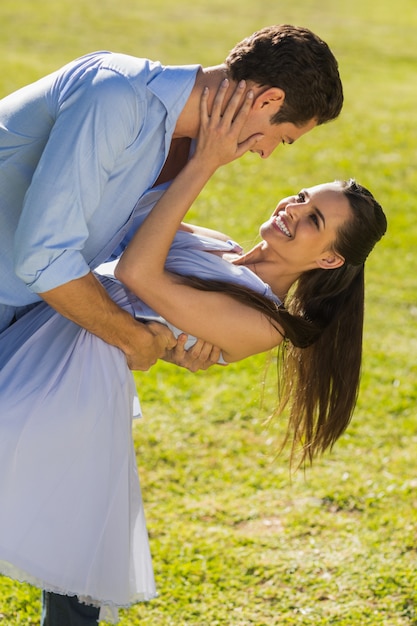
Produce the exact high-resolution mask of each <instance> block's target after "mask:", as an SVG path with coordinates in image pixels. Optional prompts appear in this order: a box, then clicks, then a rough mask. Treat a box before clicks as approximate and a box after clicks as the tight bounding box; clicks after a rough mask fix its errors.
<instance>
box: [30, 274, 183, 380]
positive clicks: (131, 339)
mask: <svg viewBox="0 0 417 626" xmlns="http://www.w3.org/2000/svg"><path fill="white" fill-rule="evenodd" d="M39 295H40V296H41V297H42V298H43V299H44V300H45V302H47V303H48V304H49V305H50V306H51V307H53V308H54V309H55V310H56V311H58V313H60V314H61V315H63V316H64V317H67V318H68V319H70V320H71V321H73V322H75V323H76V324H78V325H79V326H82V327H83V328H85V329H86V330H88V331H89V332H91V333H93V334H94V335H97V336H98V337H100V338H101V339H103V341H106V342H107V343H109V344H111V345H113V346H116V347H117V348H119V349H120V350H122V352H124V354H125V355H126V359H127V363H128V366H129V367H130V369H132V370H147V369H148V368H149V367H150V366H151V365H153V364H154V363H155V362H156V361H157V359H158V358H162V357H163V356H165V352H166V350H171V349H172V348H174V346H175V345H176V339H175V337H174V335H173V334H172V333H171V331H170V330H169V329H168V328H166V327H165V326H163V325H162V324H157V323H149V324H142V323H140V322H137V321H136V320H135V319H134V318H133V317H132V316H131V315H130V314H129V313H127V312H126V311H124V310H123V309H121V308H120V307H119V306H117V304H116V303H115V302H113V300H112V299H111V298H110V296H109V295H108V294H107V292H106V290H105V289H104V287H103V286H102V285H101V283H100V282H99V281H98V280H97V279H96V278H95V276H94V275H93V274H92V273H91V272H90V273H89V274H87V275H86V276H83V277H82V278H77V279H76V280H72V281H70V282H68V283H65V284H64V285H61V286H59V287H56V288H55V289H51V290H50V291H45V292H43V293H41V294H39Z"/></svg>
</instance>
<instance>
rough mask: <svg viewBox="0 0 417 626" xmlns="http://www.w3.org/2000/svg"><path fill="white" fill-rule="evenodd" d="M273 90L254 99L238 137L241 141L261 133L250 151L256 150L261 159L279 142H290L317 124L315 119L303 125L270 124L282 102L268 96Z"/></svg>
mask: <svg viewBox="0 0 417 626" xmlns="http://www.w3.org/2000/svg"><path fill="white" fill-rule="evenodd" d="M275 91H278V90H273V89H270V90H268V91H267V92H265V93H263V94H260V95H259V96H258V97H257V98H256V99H255V102H254V104H253V108H252V110H251V112H250V114H249V117H248V119H247V122H246V124H245V126H244V128H243V130H242V133H241V136H240V138H239V139H240V141H243V140H245V139H247V138H248V137H250V136H251V135H254V134H255V133H262V134H263V138H262V139H260V140H259V141H258V142H257V143H256V146H255V148H254V149H253V150H252V152H257V153H258V154H259V155H260V157H261V158H262V159H267V158H268V157H269V156H270V155H271V154H272V152H273V151H274V150H275V148H276V147H277V146H279V144H292V143H294V142H295V141H297V139H299V138H300V137H302V136H303V135H305V133H308V132H309V131H310V130H312V129H313V128H314V127H315V126H317V122H316V120H315V119H312V120H309V121H308V122H307V123H306V124H304V125H303V126H296V125H295V124H293V123H292V122H282V123H281V124H272V123H271V119H272V117H273V116H274V115H275V113H278V111H279V110H280V108H281V106H282V104H283V99H282V98H279V97H277V98H275V97H269V94H270V93H275ZM281 93H282V92H281Z"/></svg>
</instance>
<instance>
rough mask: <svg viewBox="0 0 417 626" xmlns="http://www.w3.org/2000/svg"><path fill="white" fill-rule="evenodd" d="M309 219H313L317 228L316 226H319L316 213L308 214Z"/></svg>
mask: <svg viewBox="0 0 417 626" xmlns="http://www.w3.org/2000/svg"><path fill="white" fill-rule="evenodd" d="M310 219H311V220H312V221H313V223H314V224H315V226H317V228H318V227H319V219H318V217H317V215H316V214H315V213H312V214H311V215H310Z"/></svg>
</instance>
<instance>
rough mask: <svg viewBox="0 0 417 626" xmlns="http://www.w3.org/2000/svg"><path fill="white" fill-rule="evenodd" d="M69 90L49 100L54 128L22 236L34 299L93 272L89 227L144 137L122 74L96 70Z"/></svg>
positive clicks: (19, 242) (18, 254) (20, 257)
mask: <svg viewBox="0 0 417 626" xmlns="http://www.w3.org/2000/svg"><path fill="white" fill-rule="evenodd" d="M66 87H67V88H66V89H65V90H64V89H62V85H60V84H59V83H58V81H57V84H56V85H55V86H54V88H53V89H52V90H51V93H50V94H49V98H50V102H49V108H50V110H51V111H52V113H53V115H54V122H53V124H52V128H51V132H50V134H49V137H48V138H47V141H46V144H45V147H44V149H43V151H42V156H41V158H40V160H39V163H38V165H37V167H36V170H35V173H34V176H33V178H32V182H31V184H30V187H29V189H28V191H27V194H26V197H25V201H24V207H23V212H22V215H21V219H20V222H19V225H18V228H17V231H16V239H15V259H16V273H17V275H18V276H19V277H20V278H21V279H22V280H23V281H24V282H25V283H26V284H27V286H28V287H29V288H30V289H31V290H32V291H34V292H35V293H42V292H43V291H47V290H49V289H52V288H54V287H57V286H59V285H61V284H64V283H65V282H68V281H69V280H72V279H75V278H79V277H82V276H84V275H85V274H87V273H88V271H89V267H88V265H87V262H86V261H85V259H84V257H83V255H82V250H83V247H84V243H85V241H86V239H87V238H88V236H89V231H88V221H89V219H90V218H91V216H92V215H93V214H94V213H96V212H98V211H100V200H101V197H102V194H103V191H104V189H105V186H106V183H107V181H108V180H109V178H110V177H111V176H112V172H113V169H114V165H115V163H116V162H117V160H118V159H120V157H121V155H122V153H123V152H124V151H125V150H126V148H127V147H128V146H129V145H130V144H131V143H132V142H133V141H134V139H135V137H136V136H137V134H138V132H139V131H140V124H141V105H140V103H139V102H138V98H137V94H135V93H134V91H133V89H132V87H131V85H130V84H129V82H128V81H127V80H126V79H125V78H124V77H123V76H121V75H119V74H118V73H116V72H114V71H111V70H107V69H103V68H99V69H95V70H92V71H90V72H89V73H88V75H87V77H86V78H84V79H83V80H79V81H73V84H72V85H71V86H66Z"/></svg>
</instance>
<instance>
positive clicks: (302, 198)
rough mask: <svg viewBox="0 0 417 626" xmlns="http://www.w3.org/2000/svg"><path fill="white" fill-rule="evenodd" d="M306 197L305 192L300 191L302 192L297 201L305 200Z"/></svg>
mask: <svg viewBox="0 0 417 626" xmlns="http://www.w3.org/2000/svg"><path fill="white" fill-rule="evenodd" d="M305 199H306V197H305V195H304V193H303V192H302V191H300V193H299V194H298V196H297V202H305Z"/></svg>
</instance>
